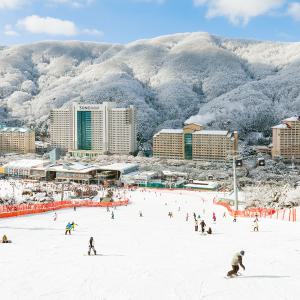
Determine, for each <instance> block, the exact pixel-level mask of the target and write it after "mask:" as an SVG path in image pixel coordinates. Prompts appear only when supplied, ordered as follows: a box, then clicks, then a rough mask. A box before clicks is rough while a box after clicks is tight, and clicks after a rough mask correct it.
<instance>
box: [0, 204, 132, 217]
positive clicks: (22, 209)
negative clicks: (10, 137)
mask: <svg viewBox="0 0 300 300" xmlns="http://www.w3.org/2000/svg"><path fill="white" fill-rule="evenodd" d="M128 203H129V200H128V199H125V200H123V201H115V202H94V201H71V200H65V201H57V202H51V203H43V204H42V203H39V204H17V205H3V206H0V218H8V217H17V216H22V215H29V214H39V213H43V212H48V211H52V210H58V209H64V208H72V207H114V206H122V205H127V204H128Z"/></svg>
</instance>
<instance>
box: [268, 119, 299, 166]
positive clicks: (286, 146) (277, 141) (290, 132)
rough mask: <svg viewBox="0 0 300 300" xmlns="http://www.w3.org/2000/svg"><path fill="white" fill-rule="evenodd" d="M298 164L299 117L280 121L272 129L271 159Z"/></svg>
mask: <svg viewBox="0 0 300 300" xmlns="http://www.w3.org/2000/svg"><path fill="white" fill-rule="evenodd" d="M279 157H280V158H283V159H284V160H286V161H294V162H300V117H298V116H297V117H291V118H287V119H284V120H282V123H281V124H279V125H277V126H274V127H272V158H273V159H275V158H279Z"/></svg>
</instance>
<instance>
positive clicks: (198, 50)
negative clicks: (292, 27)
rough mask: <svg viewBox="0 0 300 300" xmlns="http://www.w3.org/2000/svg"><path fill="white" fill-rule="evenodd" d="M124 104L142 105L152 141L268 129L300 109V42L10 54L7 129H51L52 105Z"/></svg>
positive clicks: (71, 46) (194, 37)
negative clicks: (181, 132)
mask: <svg viewBox="0 0 300 300" xmlns="http://www.w3.org/2000/svg"><path fill="white" fill-rule="evenodd" d="M72 101H83V102H89V103H101V102H103V101H116V102H118V103H120V105H124V106H125V105H129V104H134V105H136V106H137V108H138V129H139V132H140V133H141V135H142V136H143V137H144V138H145V139H149V138H151V136H152V134H153V133H154V132H156V131H157V130H159V129H160V128H176V127H181V126H182V123H183V122H185V121H187V120H189V121H191V120H192V121H197V122H200V123H202V124H204V125H206V126H207V127H211V128H230V129H238V130H240V133H241V135H247V134H248V133H250V132H256V131H258V132H263V131H265V132H267V131H268V129H269V128H270V126H272V125H274V124H276V123H277V122H279V121H280V119H281V118H283V117H286V116H290V115H294V114H297V113H299V112H300V43H273V42H258V41H246V40H234V39H226V38H220V37H216V36H212V35H209V34H208V33H201V32H198V33H184V34H175V35H170V36H162V37H158V38H154V39H149V40H139V41H136V42H132V43H129V44H127V45H118V44H97V43H87V42H76V41H70V42H40V43H35V44H31V45H21V46H13V47H0V122H1V121H6V122H10V123H11V122H12V120H22V122H25V123H28V124H29V123H33V122H34V123H36V124H39V125H41V126H38V127H39V128H43V126H44V128H46V126H45V125H46V124H47V119H48V116H49V111H50V109H51V108H56V107H61V106H63V105H67V104H68V103H70V102H72Z"/></svg>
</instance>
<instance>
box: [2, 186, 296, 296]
mask: <svg viewBox="0 0 300 300" xmlns="http://www.w3.org/2000/svg"><path fill="white" fill-rule="evenodd" d="M214 195H215V194H213V193H205V192H204V193H201V192H188V191H184V192H182V193H180V192H178V191H159V192H157V193H155V191H154V190H153V191H146V192H142V191H135V192H130V193H129V194H128V196H129V197H130V199H131V204H130V205H128V206H127V207H119V208H117V209H116V210H114V213H115V219H114V220H113V219H111V218H110V215H111V212H107V211H106V209H105V208H79V209H77V211H76V212H75V211H73V210H62V211H57V214H58V219H57V221H54V220H53V215H54V213H52V212H51V213H46V214H40V215H34V216H27V217H19V218H14V219H2V220H0V234H1V235H2V234H4V233H5V234H7V235H8V238H9V239H12V241H13V243H12V244H0V265H1V271H0V282H1V299H9V300H17V299H22V300H26V299H30V300H35V299H39V300H41V299H49V300H60V299H74V300H77V299H78V300H79V299H90V300H93V299H94V300H95V299H99V300H100V299H101V300H102V299H103V300H104V299H106V300H110V299H114V300H116V299H120V300H121V299H122V300H126V299H168V300H169V299H187V300H193V299H195V300H196V299H197V300H199V299H207V300H224V299H230V300H235V299H236V300H240V299H243V300H248V299H249V300H250V299H251V300H253V299H257V300H260V299H264V300H265V299H272V300H277V299H289V300H296V299H299V295H300V286H299V280H300V263H299V261H300V260H299V256H300V239H299V229H300V223H289V222H282V221H275V220H269V219H267V220H265V219H261V220H260V221H259V226H260V232H258V233H256V232H252V227H251V225H252V220H250V219H238V221H237V223H233V222H232V218H230V217H227V218H223V217H222V214H223V208H222V207H216V206H213V204H212V199H213V197H214ZM166 204H167V205H166ZM179 206H180V211H179V210H178V208H179ZM140 210H141V211H142V213H143V217H139V211H140ZM204 210H205V212H204ZM169 211H172V212H173V214H174V217H173V218H172V219H170V218H169V217H168V216H167V214H168V212H169ZM213 211H214V212H215V213H216V216H217V223H216V224H211V222H210V221H211V219H212V212H213ZM187 212H188V213H189V215H190V218H189V221H188V222H186V220H185V216H186V213H187ZM193 212H196V214H197V215H198V214H200V215H201V217H203V218H204V220H205V221H206V222H207V223H208V224H210V226H212V230H213V235H211V236H210V235H201V234H200V233H199V232H195V231H194V221H193V218H192V213H193ZM69 221H75V222H76V223H77V224H78V227H76V230H75V231H74V232H73V233H72V235H71V236H65V235H64V229H65V225H66V223H67V222H69ZM90 236H93V237H94V239H95V247H96V249H97V251H98V253H99V254H101V255H99V256H87V250H88V240H89V237H90ZM240 250H245V252H246V253H245V256H244V260H243V261H244V264H245V266H246V271H242V273H243V275H242V276H241V277H237V278H234V279H225V278H224V276H225V274H226V273H227V271H228V270H229V269H230V263H231V259H232V256H233V254H235V253H236V252H238V251H240Z"/></svg>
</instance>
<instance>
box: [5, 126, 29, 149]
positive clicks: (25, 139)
mask: <svg viewBox="0 0 300 300" xmlns="http://www.w3.org/2000/svg"><path fill="white" fill-rule="evenodd" d="M0 152H2V153H21V154H24V153H34V152H35V131H34V130H31V129H29V128H19V127H1V128H0Z"/></svg>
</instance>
